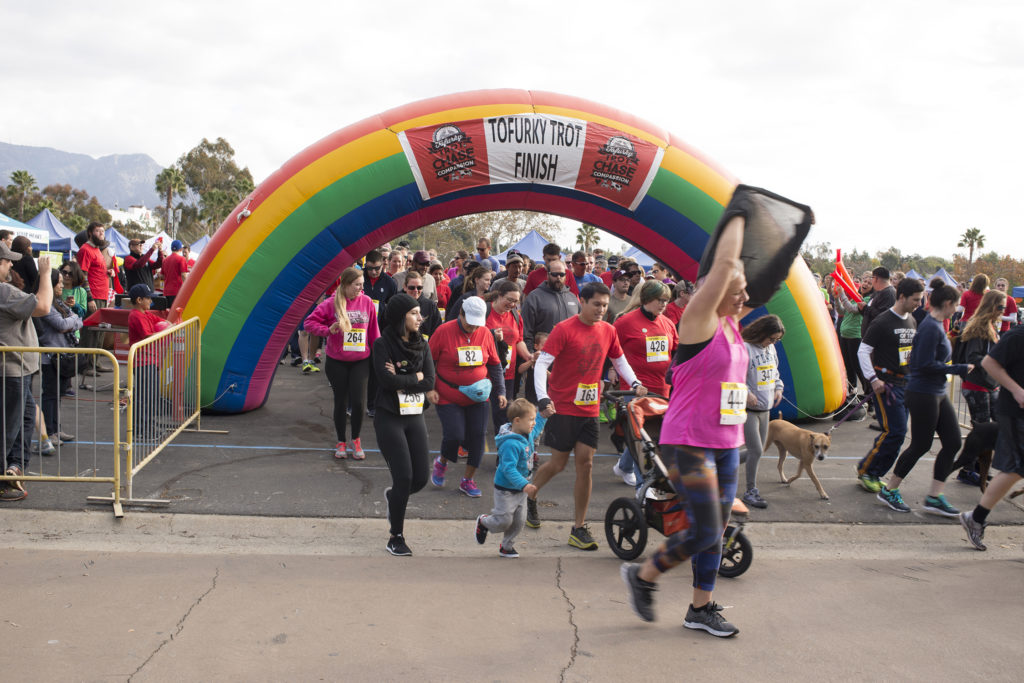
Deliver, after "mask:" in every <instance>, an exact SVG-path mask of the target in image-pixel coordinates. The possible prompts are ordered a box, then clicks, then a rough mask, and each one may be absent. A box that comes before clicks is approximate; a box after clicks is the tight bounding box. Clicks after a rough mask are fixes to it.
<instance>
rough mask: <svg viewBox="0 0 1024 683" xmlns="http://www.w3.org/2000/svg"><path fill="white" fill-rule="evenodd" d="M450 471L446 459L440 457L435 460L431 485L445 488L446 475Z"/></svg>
mask: <svg viewBox="0 0 1024 683" xmlns="http://www.w3.org/2000/svg"><path fill="white" fill-rule="evenodd" d="M447 471H448V463H446V462H445V461H444V458H442V457H440V456H438V457H436V458H434V471H433V472H431V474H430V483H431V484H433V485H434V486H436V487H437V488H441V487H442V486H444V473H445V472H447Z"/></svg>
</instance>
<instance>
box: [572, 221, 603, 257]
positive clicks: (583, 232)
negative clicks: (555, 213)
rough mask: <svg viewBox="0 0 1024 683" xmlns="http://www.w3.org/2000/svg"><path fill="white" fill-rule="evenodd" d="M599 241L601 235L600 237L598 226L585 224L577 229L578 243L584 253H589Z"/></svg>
mask: <svg viewBox="0 0 1024 683" xmlns="http://www.w3.org/2000/svg"><path fill="white" fill-rule="evenodd" d="M599 240H600V235H598V232H597V227H596V226H593V225H590V224H589V223H583V224H582V225H580V227H578V228H576V243H577V244H579V245H580V248H581V249H582V250H583V251H585V252H587V253H589V252H590V249H591V247H592V246H593V245H595V244H597V243H598V241H599Z"/></svg>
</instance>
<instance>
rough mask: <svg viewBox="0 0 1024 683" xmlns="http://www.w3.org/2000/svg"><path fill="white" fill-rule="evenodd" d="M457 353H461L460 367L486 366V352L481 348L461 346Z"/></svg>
mask: <svg viewBox="0 0 1024 683" xmlns="http://www.w3.org/2000/svg"><path fill="white" fill-rule="evenodd" d="M456 351H458V353H459V365H461V366H463V367H466V366H473V365H483V364H484V352H483V349H481V348H480V347H479V346H460V347H458V348H457V349H456Z"/></svg>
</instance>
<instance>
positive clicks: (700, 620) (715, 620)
mask: <svg viewBox="0 0 1024 683" xmlns="http://www.w3.org/2000/svg"><path fill="white" fill-rule="evenodd" d="M721 612H722V608H721V607H719V606H718V605H717V604H716V603H714V602H709V603H708V604H706V605H704V606H703V607H701V608H700V609H695V608H694V606H693V605H690V609H688V610H686V619H685V620H684V621H683V626H685V627H686V628H692V629H695V630H703V631H707V632H708V633H710V634H711V635H713V636H718V637H719V638H729V637H730V636H734V635H736V634H737V633H739V632H740V630H739V629H738V628H736V627H735V626H733V625H732V624H730V623H729V622H728V621H726V620H725V619H723V618H722V614H721Z"/></svg>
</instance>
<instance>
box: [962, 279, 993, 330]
mask: <svg viewBox="0 0 1024 683" xmlns="http://www.w3.org/2000/svg"><path fill="white" fill-rule="evenodd" d="M987 290H988V275H985V274H984V273H978V274H977V275H975V276H974V279H973V280H971V287H970V289H968V290H967V291H966V292H964V293H963V294H961V295H960V307H959V308H958V309H957V310H962V312H963V315H962V316H960V329H963V326H964V325H966V324H967V321H968V320H970V319H971V316H972V315H974V312H975V311H976V310H978V304H980V303H981V297H983V296H985V292H986V291H987Z"/></svg>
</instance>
